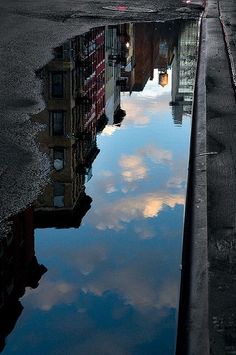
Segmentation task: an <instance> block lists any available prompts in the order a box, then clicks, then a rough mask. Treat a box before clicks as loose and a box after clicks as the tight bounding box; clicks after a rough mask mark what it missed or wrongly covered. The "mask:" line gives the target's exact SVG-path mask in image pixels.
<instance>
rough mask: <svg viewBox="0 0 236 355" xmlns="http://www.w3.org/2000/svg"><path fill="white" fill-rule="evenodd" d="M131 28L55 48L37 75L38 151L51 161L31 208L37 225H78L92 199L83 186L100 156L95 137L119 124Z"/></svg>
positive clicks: (99, 31)
mask: <svg viewBox="0 0 236 355" xmlns="http://www.w3.org/2000/svg"><path fill="white" fill-rule="evenodd" d="M131 28H132V26H131V24H125V25H117V26H106V27H99V28H94V29H92V30H90V31H89V32H87V33H85V34H83V35H80V36H77V37H75V38H73V39H71V40H70V41H67V42H66V43H65V44H64V45H62V46H61V47H59V48H56V49H55V58H54V59H53V60H52V61H51V62H50V63H49V64H48V65H46V66H45V67H44V68H43V69H42V70H41V71H40V73H39V75H40V77H41V79H42V81H43V83H44V85H43V87H44V93H43V94H44V99H45V102H46V109H45V110H44V111H43V112H41V113H39V114H38V115H37V116H35V117H34V120H35V121H37V122H39V123H41V124H43V125H44V126H46V129H45V130H43V131H42V132H41V133H40V135H39V143H40V147H41V150H42V151H43V152H45V153H46V154H47V155H48V156H49V157H50V159H51V164H52V172H51V184H49V185H48V186H47V187H46V189H45V191H44V193H43V194H42V195H41V196H40V198H39V199H38V201H37V203H36V206H35V227H45V228H46V227H58V228H66V227H79V225H80V223H81V220H82V218H83V216H84V215H85V214H86V212H87V211H88V210H89V208H90V206H91V202H92V199H91V198H90V197H89V196H87V195H86V193H85V183H86V181H88V180H89V179H90V178H91V177H92V164H93V162H94V160H95V158H96V157H97V155H98V154H99V149H98V147H97V134H98V133H100V132H101V131H102V130H103V128H104V127H105V125H106V124H107V123H108V122H109V123H110V124H120V122H121V121H122V119H123V118H124V116H125V112H124V111H123V110H122V109H121V107H120V92H121V83H122V82H123V78H122V77H121V76H122V69H123V68H126V67H127V65H129V63H130V62H131V60H132V55H131V53H132V50H131V48H132V38H131V36H130V31H131Z"/></svg>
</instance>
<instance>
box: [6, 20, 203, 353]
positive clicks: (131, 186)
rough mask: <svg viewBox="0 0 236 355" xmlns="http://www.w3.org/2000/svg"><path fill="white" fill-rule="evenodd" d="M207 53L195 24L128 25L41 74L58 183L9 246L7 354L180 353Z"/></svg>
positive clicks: (89, 37) (44, 138) (74, 49)
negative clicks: (201, 71) (187, 228)
mask: <svg viewBox="0 0 236 355" xmlns="http://www.w3.org/2000/svg"><path fill="white" fill-rule="evenodd" d="M196 52H197V22H195V21H193V22H184V21H182V22H177V21H176V22H168V23H162V24H158V23H143V24H142V23H136V24H132V23H127V24H122V25H114V26H106V27H99V28H95V29H92V30H91V31H90V32H88V33H86V34H84V35H81V36H77V37H75V38H73V39H71V40H69V41H68V42H67V43H65V44H63V45H62V46H61V47H59V48H56V49H55V50H54V55H55V59H53V60H52V61H51V62H50V63H49V64H48V65H47V66H46V67H44V68H42V69H41V70H39V71H38V73H37V75H38V76H39V77H40V78H41V79H42V82H43V96H44V99H45V102H46V108H45V110H44V111H42V112H40V113H39V114H38V115H36V116H34V117H33V118H32V121H33V122H37V123H40V124H41V125H42V129H41V131H40V134H39V135H38V142H39V145H40V149H41V151H42V153H43V154H46V155H47V156H48V160H49V161H50V164H51V173H50V181H49V183H48V185H47V186H46V187H45V188H44V190H43V191H41V193H40V195H39V198H38V200H37V201H36V202H35V203H34V204H33V205H32V206H26V208H25V210H22V211H21V213H19V214H18V215H16V216H12V217H11V218H10V219H9V223H8V230H5V233H4V236H2V238H1V239H0V243H1V249H0V268H1V269H0V284H1V294H0V351H1V350H2V352H3V353H4V354H22V355H23V354H24V355H32V354H43V353H45V354H63V355H64V354H83V355H85V354H86V355H106V354H109V355H126V354H127V355H130V354H134V355H139V354H140V355H144V354H145V355H151V354H160V355H163V354H174V351H175V338H176V326H177V316H178V297H179V284H180V267H181V266H180V263H181V247H182V231H183V217H184V204H185V194H186V180H187V166H188V155H189V137H190V128H191V107H192V99H193V87H194V76H195V67H196ZM45 168H46V167H45ZM16 178H17V177H16ZM35 179H37V176H35Z"/></svg>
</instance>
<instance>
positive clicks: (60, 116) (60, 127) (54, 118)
mask: <svg viewBox="0 0 236 355" xmlns="http://www.w3.org/2000/svg"><path fill="white" fill-rule="evenodd" d="M64 124H65V112H64V111H52V112H51V132H52V135H53V136H63V135H64V133H65V132H64Z"/></svg>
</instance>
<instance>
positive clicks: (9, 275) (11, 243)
mask: <svg viewBox="0 0 236 355" xmlns="http://www.w3.org/2000/svg"><path fill="white" fill-rule="evenodd" d="M9 223H10V227H11V228H10V230H9V232H8V233H7V234H6V235H5V236H4V237H2V238H1V239H0V245H1V247H0V351H2V350H3V349H4V346H5V338H6V336H7V335H8V334H9V333H11V331H12V330H13V329H14V327H15V324H16V321H17V319H18V318H19V316H20V314H21V312H22V310H23V306H22V305H21V303H20V301H19V298H21V297H22V296H23V295H24V293H25V289H26V287H31V288H36V287H38V284H39V280H40V279H41V277H42V275H43V274H44V273H45V272H46V271H47V269H46V268H45V267H44V266H43V265H40V264H39V263H38V261H37V258H36V256H35V251H34V226H33V208H32V207H31V208H28V209H27V210H25V211H24V212H22V213H20V214H18V215H17V216H15V217H13V218H12V219H11V220H10V221H9Z"/></svg>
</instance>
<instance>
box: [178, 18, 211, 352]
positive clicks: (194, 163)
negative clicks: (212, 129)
mask: <svg viewBox="0 0 236 355" xmlns="http://www.w3.org/2000/svg"><path fill="white" fill-rule="evenodd" d="M205 51H206V19H205V18H203V19H202V20H201V33H200V40H199V58H198V67H197V74H196V84H195V92H194V103H193V115H192V120H193V123H192V132H191V143H190V158H189V175H188V188H187V198H186V212H185V224H184V239H183V254H182V273H181V291H180V307H179V319H178V335H177V345H176V355H185V354H191V355H194V354H196V355H197V354H199V355H200V354H201V355H207V354H209V336H208V255H207V210H206V209H207V191H206V186H207V183H206V156H207V152H206V86H205V77H206V75H205Z"/></svg>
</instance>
